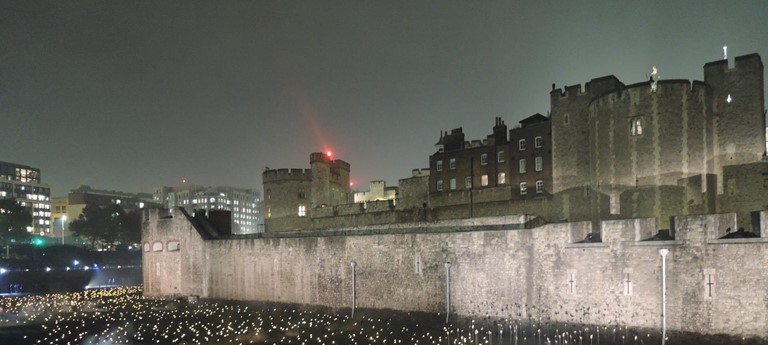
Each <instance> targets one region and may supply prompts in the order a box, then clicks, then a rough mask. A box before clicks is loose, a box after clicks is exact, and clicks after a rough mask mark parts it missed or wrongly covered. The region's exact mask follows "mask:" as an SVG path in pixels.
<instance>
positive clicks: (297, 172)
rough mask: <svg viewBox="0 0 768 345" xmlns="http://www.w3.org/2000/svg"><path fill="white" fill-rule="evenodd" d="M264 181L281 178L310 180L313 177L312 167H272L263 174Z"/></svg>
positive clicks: (273, 180)
mask: <svg viewBox="0 0 768 345" xmlns="http://www.w3.org/2000/svg"><path fill="white" fill-rule="evenodd" d="M261 178H262V180H263V181H264V182H275V181H280V180H310V179H312V170H311V169H271V170H266V171H264V172H263V173H262V174H261Z"/></svg>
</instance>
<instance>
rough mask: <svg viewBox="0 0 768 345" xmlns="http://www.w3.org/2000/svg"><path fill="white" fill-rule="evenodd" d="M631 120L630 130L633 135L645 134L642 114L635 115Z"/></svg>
mask: <svg viewBox="0 0 768 345" xmlns="http://www.w3.org/2000/svg"><path fill="white" fill-rule="evenodd" d="M629 120H630V128H629V132H630V134H632V135H633V136H636V135H643V117H642V116H635V117H633V118H631V119H629Z"/></svg>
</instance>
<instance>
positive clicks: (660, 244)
mask: <svg viewBox="0 0 768 345" xmlns="http://www.w3.org/2000/svg"><path fill="white" fill-rule="evenodd" d="M632 245H633V246H641V247H642V246H645V247H669V246H671V247H678V246H682V245H683V241H642V242H635V243H633V244H632Z"/></svg>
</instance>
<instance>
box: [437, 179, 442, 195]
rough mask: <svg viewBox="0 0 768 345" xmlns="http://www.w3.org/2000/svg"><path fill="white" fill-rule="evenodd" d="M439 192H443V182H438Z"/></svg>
mask: <svg viewBox="0 0 768 345" xmlns="http://www.w3.org/2000/svg"><path fill="white" fill-rule="evenodd" d="M437 191H438V192H442V191H443V180H437Z"/></svg>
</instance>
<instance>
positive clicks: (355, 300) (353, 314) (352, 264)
mask: <svg viewBox="0 0 768 345" xmlns="http://www.w3.org/2000/svg"><path fill="white" fill-rule="evenodd" d="M349 265H350V266H352V318H353V319H354V318H355V307H357V291H355V283H356V282H355V266H357V263H355V262H354V261H352V262H350V263H349Z"/></svg>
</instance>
